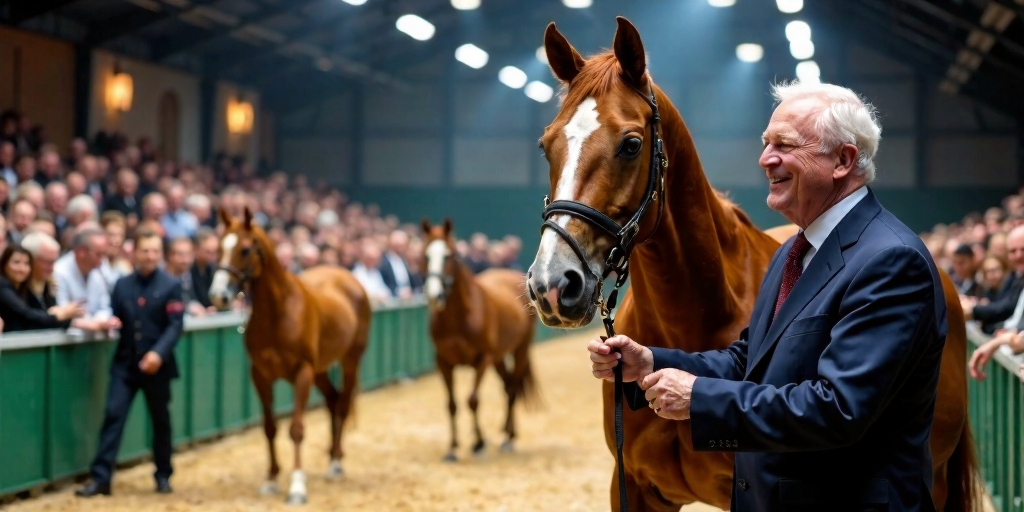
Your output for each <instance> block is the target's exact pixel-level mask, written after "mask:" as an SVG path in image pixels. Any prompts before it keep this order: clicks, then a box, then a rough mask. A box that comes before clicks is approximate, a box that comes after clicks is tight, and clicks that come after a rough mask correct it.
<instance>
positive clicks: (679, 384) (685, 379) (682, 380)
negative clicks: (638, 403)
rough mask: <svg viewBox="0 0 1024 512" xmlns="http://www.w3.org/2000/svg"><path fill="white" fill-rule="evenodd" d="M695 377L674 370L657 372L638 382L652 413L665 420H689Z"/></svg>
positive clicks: (668, 369) (667, 369)
mask: <svg viewBox="0 0 1024 512" xmlns="http://www.w3.org/2000/svg"><path fill="white" fill-rule="evenodd" d="M695 380H697V377H696V376H694V375H693V374H691V373H687V372H684V371H682V370H676V369H674V368H664V369H661V370H658V371H656V372H654V373H652V374H650V375H648V376H647V377H644V379H643V380H642V381H641V382H640V389H643V390H644V391H645V393H644V397H646V398H647V402H648V403H649V404H650V406H651V409H654V413H655V414H657V415H658V416H661V417H662V418H665V419H667V420H688V419H690V397H691V396H692V395H693V382H694V381H695Z"/></svg>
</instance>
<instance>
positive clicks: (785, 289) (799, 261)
mask: <svg viewBox="0 0 1024 512" xmlns="http://www.w3.org/2000/svg"><path fill="white" fill-rule="evenodd" d="M810 248H811V243H810V242H808V241H807V237H806V236H804V232H803V231H801V232H800V233H798V234H797V235H796V240H794V241H793V247H792V248H790V249H789V257H787V258H786V267H785V270H783V272H782V286H781V287H779V298H778V300H776V301H775V314H776V315H778V314H779V308H781V307H782V303H783V302H785V301H786V297H789V292H791V291H793V286H795V285H796V280H797V279H800V274H802V273H803V268H804V266H803V260H804V255H806V254H807V250H808V249H810ZM773 318H774V317H773Z"/></svg>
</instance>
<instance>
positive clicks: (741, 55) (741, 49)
mask: <svg viewBox="0 0 1024 512" xmlns="http://www.w3.org/2000/svg"><path fill="white" fill-rule="evenodd" d="M762 57H764V48H763V47H761V45H759V44H754V43H743V44H741V45H739V46H737V47H736V58H737V59H739V60H742V61H743V62H757V61H759V60H761V58H762Z"/></svg>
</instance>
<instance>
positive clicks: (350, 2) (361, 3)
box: [341, 0, 366, 5]
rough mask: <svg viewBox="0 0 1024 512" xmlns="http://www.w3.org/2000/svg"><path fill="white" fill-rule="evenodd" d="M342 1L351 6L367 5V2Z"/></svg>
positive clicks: (364, 0)
mask: <svg viewBox="0 0 1024 512" xmlns="http://www.w3.org/2000/svg"><path fill="white" fill-rule="evenodd" d="M341 1H342V2H345V3H346V4H351V5H363V4H365V3H366V0H341Z"/></svg>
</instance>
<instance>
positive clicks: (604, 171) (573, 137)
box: [527, 17, 667, 327]
mask: <svg viewBox="0 0 1024 512" xmlns="http://www.w3.org/2000/svg"><path fill="white" fill-rule="evenodd" d="M616 19H617V21H618V29H617V30H616V32H615V38H614V42H613V45H612V48H613V49H612V51H611V52H607V53H604V54H601V55H596V56H594V57H591V58H590V59H584V58H583V57H582V56H580V54H579V53H577V51H576V50H575V49H574V48H573V47H572V45H571V44H570V43H569V41H568V40H567V39H566V38H565V36H563V35H562V34H561V33H560V32H559V31H558V29H557V28H555V24H554V23H551V24H549V25H548V27H547V30H546V31H545V33H544V48H545V51H546V52H547V57H548V62H549V65H550V66H551V70H552V72H553V73H554V75H555V77H557V78H558V79H559V80H560V81H561V82H562V84H563V86H564V87H565V89H564V91H563V93H564V99H563V101H562V106H561V110H560V111H559V112H558V115H557V116H556V117H555V119H554V120H553V121H552V122H551V124H549V125H548V126H547V128H545V130H544V135H543V136H542V137H541V138H540V144H539V145H540V148H541V150H542V151H543V152H544V155H545V157H546V158H547V160H548V164H549V165H550V181H551V196H550V197H551V203H550V204H546V209H545V212H544V216H545V219H546V222H545V224H544V227H543V228H542V230H543V234H542V236H541V241H540V247H539V249H538V250H537V256H536V258H535V259H534V262H533V265H532V266H531V267H530V271H529V276H528V279H527V283H528V288H529V294H530V300H531V301H533V304H534V306H536V309H537V311H539V312H540V317H541V319H542V321H543V322H544V323H545V324H547V325H551V326H564V327H578V326H580V325H583V324H586V323H588V322H590V320H592V319H593V317H594V313H595V311H596V306H597V303H598V300H600V298H601V297H600V293H601V288H600V286H599V284H600V282H601V281H602V280H603V279H604V278H605V277H607V276H608V275H609V274H611V273H615V274H616V275H617V276H619V277H620V278H621V280H620V283H619V284H621V281H624V279H625V274H626V271H627V268H626V265H627V263H628V257H629V254H630V251H631V250H632V248H633V246H634V245H635V244H636V243H637V242H639V241H642V240H644V239H646V238H647V237H649V236H650V234H651V233H653V231H654V230H655V229H656V228H657V222H658V220H659V218H660V213H661V212H660V209H661V205H662V204H663V203H664V198H663V197H659V196H663V195H664V192H663V187H664V180H663V173H664V170H663V166H665V165H667V160H665V158H664V153H663V151H662V143H661V138H660V134H659V132H658V125H657V123H658V120H659V118H658V114H657V103H656V100H655V96H654V86H653V84H652V82H651V80H650V77H649V75H648V73H647V62H646V58H645V56H644V48H643V43H642V42H641V40H640V34H639V33H638V32H637V30H636V28H635V27H634V26H633V25H632V24H631V23H630V22H629V21H627V20H626V19H625V18H622V17H618V18H616ZM647 213H649V215H648V214H647ZM640 232H644V235H639V234H640ZM638 235H639V236H638Z"/></svg>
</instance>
